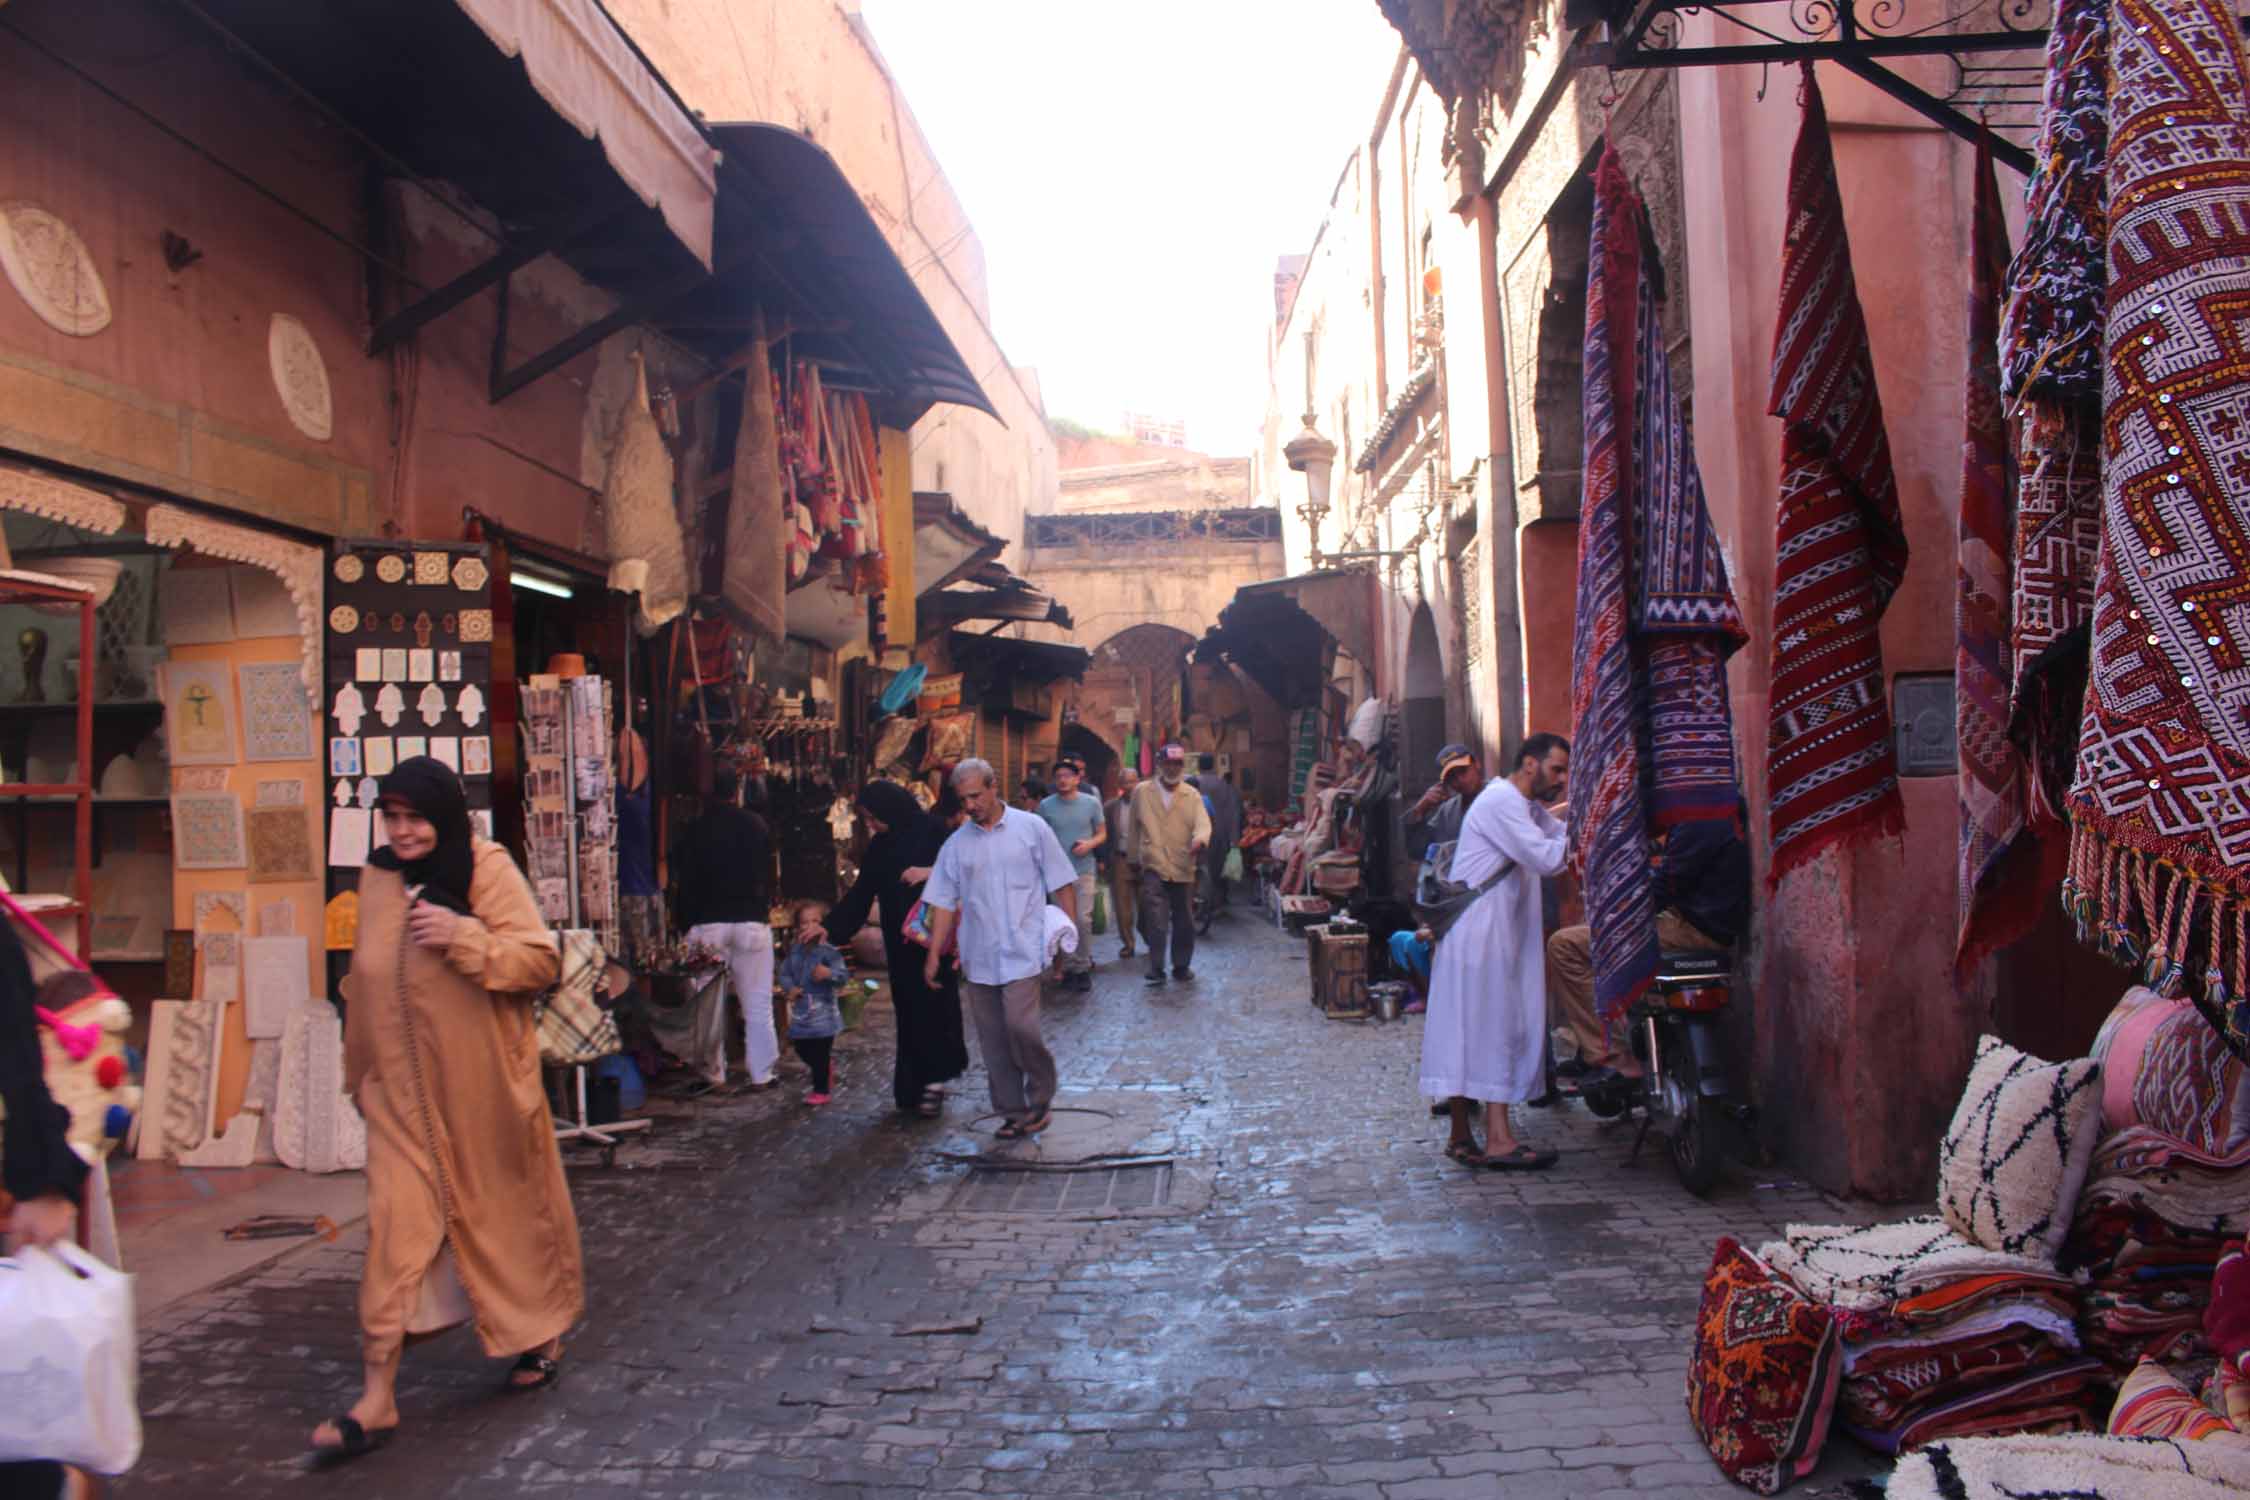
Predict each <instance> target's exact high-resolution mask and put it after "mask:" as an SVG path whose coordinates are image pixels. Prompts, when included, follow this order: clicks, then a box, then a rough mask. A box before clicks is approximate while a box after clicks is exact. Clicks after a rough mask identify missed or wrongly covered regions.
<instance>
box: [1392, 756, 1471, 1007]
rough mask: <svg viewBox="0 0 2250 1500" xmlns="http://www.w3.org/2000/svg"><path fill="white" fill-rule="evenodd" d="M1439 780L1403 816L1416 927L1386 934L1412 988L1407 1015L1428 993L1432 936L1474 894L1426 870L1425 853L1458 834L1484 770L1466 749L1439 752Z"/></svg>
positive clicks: (1427, 859) (1395, 960)
mask: <svg viewBox="0 0 2250 1500" xmlns="http://www.w3.org/2000/svg"><path fill="white" fill-rule="evenodd" d="M1437 770H1438V779H1437V780H1436V781H1435V782H1433V783H1431V785H1430V789H1429V790H1428V791H1426V792H1424V793H1423V794H1422V796H1421V800H1420V801H1418V802H1416V803H1415V804H1414V805H1413V806H1412V807H1411V808H1409V809H1407V813H1406V852H1407V854H1408V855H1409V856H1411V857H1412V858H1414V859H1416V860H1419V861H1421V863H1422V870H1421V873H1420V874H1419V875H1418V876H1416V878H1415V881H1414V915H1415V916H1416V918H1418V919H1419V923H1420V925H1419V926H1417V927H1415V928H1414V929H1412V930H1411V931H1409V930H1404V929H1402V930H1400V931H1398V932H1394V933H1392V934H1391V962H1392V964H1393V965H1394V966H1396V967H1397V968H1398V969H1399V970H1400V971H1401V972H1402V973H1404V974H1405V975H1406V979H1407V982H1408V983H1409V984H1411V985H1413V986H1414V994H1415V997H1416V998H1415V999H1413V1000H1411V1001H1409V1002H1408V1003H1407V1005H1406V1009H1407V1010H1408V1011H1420V1010H1421V1009H1423V1008H1424V1005H1425V1003H1426V1002H1427V1000H1428V999H1429V993H1430V949H1431V947H1432V946H1433V945H1434V944H1435V943H1436V941H1437V935H1438V934H1439V933H1442V932H1443V931H1445V929H1446V928H1447V927H1449V926H1451V925H1452V922H1453V919H1454V918H1455V917H1457V916H1459V915H1460V914H1461V913H1462V912H1463V911H1465V910H1467V908H1468V904H1469V902H1471V901H1473V900H1475V899H1476V892H1474V891H1472V890H1470V889H1468V888H1467V887H1465V886H1459V885H1454V884H1452V883H1451V882H1448V881H1444V880H1441V879H1440V878H1439V876H1438V874H1437V872H1436V871H1434V870H1432V869H1431V868H1430V851H1431V850H1432V849H1437V848H1442V847H1443V846H1444V845H1447V844H1450V843H1452V842H1453V841H1454V840H1455V839H1458V838H1459V837H1460V836H1461V819H1462V816H1463V815H1464V814H1465V813H1467V812H1468V810H1469V804H1470V803H1472V802H1474V801H1476V799H1477V793H1479V792H1481V791H1483V790H1484V766H1483V764H1482V763H1481V762H1479V761H1478V759H1477V758H1476V755H1475V753H1474V752H1472V751H1471V750H1470V749H1469V747H1468V746H1467V745H1448V746H1446V747H1445V748H1444V749H1443V750H1440V751H1439V752H1438V757H1437Z"/></svg>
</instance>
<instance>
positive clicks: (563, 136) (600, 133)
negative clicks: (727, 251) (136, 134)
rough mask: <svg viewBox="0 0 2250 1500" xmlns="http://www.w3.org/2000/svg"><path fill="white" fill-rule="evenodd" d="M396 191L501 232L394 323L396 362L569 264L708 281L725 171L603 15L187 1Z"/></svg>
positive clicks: (599, 276)
mask: <svg viewBox="0 0 2250 1500" xmlns="http://www.w3.org/2000/svg"><path fill="white" fill-rule="evenodd" d="M182 5H183V8H185V9H186V10H187V11H188V12H189V13H190V14H192V15H195V16H197V17H199V18H200V19H201V20H202V21H203V22H205V23H206V24H207V25H209V26H210V27H211V28H212V29H213V30H214V31H215V32H217V33H218V34H219V36H220V37H221V38H222V39H223V40H224V41H225V42H226V43H227V45H228V46H229V48H230V49H231V50H233V51H235V52H236V53H237V54H238V55H241V56H242V57H244V58H245V59H246V60H247V62H248V64H249V66H250V67H251V69H252V70H253V71H254V72H261V73H265V74H268V75H272V76H277V77H278V78H279V79H280V80H282V82H283V84H284V86H285V87H286V88H287V89H288V90H289V91H290V92H293V93H295V94H297V95H298V96H299V97H301V98H303V99H305V100H306V101H308V102H309V103H310V104H311V105H312V106H313V107H314V108H316V109H319V110H321V111H323V112H325V113H326V114H328V115H330V116H331V117H333V118H334V119H336V120H338V121H339V122H341V123H342V124H343V125H344V126H346V127H347V128H348V129H349V131H350V132H351V134H352V135H354V136H356V137H357V138H358V140H359V142H360V143H361V144H362V145H364V146H366V147H367V148H368V149H369V150H370V151H371V152H372V153H373V154H374V155H375V156H376V157H377V158H378V160H379V162H380V163H381V165H382V166H383V167H385V168H386V169H388V170H389V171H390V172H391V173H392V174H393V175H395V176H400V177H406V178H410V179H413V180H417V181H421V182H424V183H427V184H430V185H431V186H432V187H433V190H434V191H438V192H443V190H444V189H443V187H440V186H439V185H440V184H442V185H446V186H450V187H452V188H454V189H457V190H459V192H461V193H463V194H466V195H467V196H468V198H469V199H470V200H471V201H472V202H473V203H474V205H475V207H476V209H478V210H481V211H482V212H483V213H485V214H489V215H490V216H492V218H493V219H494V220H496V221H497V227H498V230H499V242H498V243H497V244H495V245H494V246H493V253H492V256H491V258H490V259H488V260H487V261H485V262H484V263H483V264H482V265H480V266H478V267H476V268H474V269H473V270H472V271H471V272H469V273H468V274H467V275H465V276H463V277H461V278H458V279H456V280H455V281H453V282H451V283H448V284H447V285H446V286H444V287H439V288H430V289H426V290H425V291H424V292H423V293H422V294H421V295H418V296H415V297H413V298H411V299H409V300H408V302H407V305H406V306H404V307H402V308H398V309H394V310H390V313H389V316H388V317H386V318H385V319H384V320H383V321H382V322H381V323H380V324H379V325H378V326H377V328H376V330H375V333H374V335H373V338H372V340H371V343H372V346H373V348H374V349H375V350H377V351H380V350H381V349H383V348H385V347H387V346H388V345H390V344H391V343H394V342H396V341H397V340H398V339H400V338H403V337H405V336H406V335H407V334H408V333H411V332H412V331H413V330H414V329H416V328H419V327H421V326H422V325H423V324H424V323H427V322H429V321H431V320H432V319H434V318H436V317H439V316H442V315H443V314H444V313H446V312H449V311H451V310H452V309H453V308H455V307H458V306H460V305H461V304H462V303H464V302H466V301H467V300H468V299H469V298H470V297H471V296H474V295H475V294H476V293H478V292H480V291H483V290H485V289H487V288H489V287H491V286H493V285H494V284H496V283H498V282H500V281H502V280H504V279H505V277H506V276H507V274H508V273H509V272H510V271H513V270H515V269H516V268H518V267H520V266H524V265H528V264H529V263H530V262H531V261H532V260H534V259H536V258H538V257H539V256H540V255H543V254H548V253H552V254H554V255H557V256H559V257H560V258H561V259H562V260H563V261H565V262H566V263H567V264H569V265H570V266H571V267H572V269H574V270H576V271H577V272H578V273H579V274H580V275H582V276H584V277H585V278H586V279H587V280H588V281H590V282H592V283H593V284H594V285H595V286H598V287H601V288H602V289H604V290H606V291H610V292H612V293H622V292H624V291H626V290H627V289H628V288H632V287H636V286H639V285H641V284H643V283H644V281H645V280H646V279H647V278H649V277H652V276H670V277H678V276H681V275H684V274H688V273H696V274H698V275H700V274H702V273H706V272H708V270H709V268H710V265H711V258H712V237H713V236H712V224H713V218H712V215H713V206H714V203H715V201H716V198H717V191H718V186H717V164H718V153H717V151H716V150H715V148H714V147H713V146H712V144H711V142H710V141H709V140H708V139H707V138H706V136H705V135H704V133H703V131H702V129H701V127H700V126H699V125H698V124H697V122H696V120H695V118H694V117H693V116H692V115H690V114H689V113H688V111H687V109H686V107H685V106H684V105H682V104H681V103H680V102H679V101H678V99H676V98H675V97H674V96H673V94H672V93H671V91H670V89H669V88H668V86H667V85H666V84H665V82H664V80H663V79H662V78H660V77H659V76H658V75H657V73H656V72H655V70H654V69H652V68H651V67H649V65H648V64H647V63H646V62H645V61H644V60H643V59H642V58H641V55H640V54H639V52H638V51H636V50H635V49H634V47H633V44H632V43H631V42H630V41H629V40H627V39H626V36H625V34H624V32H623V31H621V30H620V29H619V28H618V26H617V24H616V23H615V22H614V21H612V20H611V19H610V18H609V15H608V13H607V12H605V11H604V10H603V9H602V7H601V5H600V3H599V0H320V3H318V4H291V5H277V4H274V3H273V0H182Z"/></svg>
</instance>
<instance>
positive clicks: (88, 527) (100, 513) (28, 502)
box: [0, 468, 125, 536]
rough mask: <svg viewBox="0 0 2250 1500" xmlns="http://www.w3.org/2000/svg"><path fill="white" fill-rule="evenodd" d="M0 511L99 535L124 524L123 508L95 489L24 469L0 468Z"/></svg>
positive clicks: (113, 531)
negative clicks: (53, 522)
mask: <svg viewBox="0 0 2250 1500" xmlns="http://www.w3.org/2000/svg"><path fill="white" fill-rule="evenodd" d="M0 510H21V511H28V512H30V513H31V514H32V515H35V516H44V517H45V518H46V519H48V520H50V521H60V522H62V523H63V524H64V525H65V526H76V527H79V528H80V529H82V530H85V531H92V532H97V533H99V534H100V535H102V536H111V535H114V534H115V533H116V532H117V531H118V529H119V528H121V527H122V526H124V524H125V507H124V506H123V505H122V504H120V503H119V502H117V501H115V500H112V499H110V498H109V496H107V495H105V494H103V493H101V492H100V491H99V490H90V489H87V488H86V487H85V486H84V485H78V484H70V483H66V482H65V481H63V480H60V479H51V478H49V477H48V476H47V475H45V474H35V473H33V472H31V471H30V470H28V469H10V468H0Z"/></svg>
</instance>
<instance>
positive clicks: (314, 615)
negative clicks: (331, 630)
mask: <svg viewBox="0 0 2250 1500" xmlns="http://www.w3.org/2000/svg"><path fill="white" fill-rule="evenodd" d="M147 531H148V539H149V540H150V541H152V542H154V543H155V544H156V545H157V546H159V547H193V548H194V549H195V550H196V551H198V552H202V553H207V554H209V555H210V556H212V557H223V558H225V559H226V560H227V561H229V562H239V563H249V564H251V565H252V566H254V567H260V568H264V569H266V570H268V571H269V572H272V573H274V574H276V575H277V576H279V578H280V579H281V582H282V584H283V586H284V587H286V588H287V589H288V590H289V599H290V602H291V603H293V604H295V605H296V606H297V628H298V630H299V631H301V632H302V633H303V635H302V639H303V647H304V649H303V653H302V664H301V668H300V670H301V671H302V672H303V674H304V679H305V691H306V692H308V693H312V694H315V695H317V694H318V693H319V692H320V643H321V639H322V637H321V618H320V605H321V575H322V571H323V566H322V563H321V554H320V550H319V549H318V548H316V547H307V546H305V545H303V544H302V543H299V542H291V541H284V540H283V539H282V538H280V537H277V536H271V535H268V534H267V533H265V532H263V531H253V530H251V529H250V528H249V527H247V526H236V525H234V524H232V523H231V522H227V521H214V520H212V519H210V518H209V517H207V516H200V515H197V514H196V513H195V512H194V511H190V510H182V509H181V508H180V507H178V506H176V505H152V506H150V507H149V508H148V526H147Z"/></svg>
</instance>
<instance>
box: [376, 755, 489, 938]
mask: <svg viewBox="0 0 2250 1500" xmlns="http://www.w3.org/2000/svg"><path fill="white" fill-rule="evenodd" d="M375 793H376V806H377V807H381V806H382V804H383V803H385V802H398V803H403V804H404V805H406V806H408V807H411V808H413V809H414V810H415V811H416V812H418V813H420V814H421V815H422V816H423V817H425V818H427V819H429V820H430V826H431V827H433V828H435V829H436V830H437V847H436V848H434V849H432V850H431V851H430V852H429V853H428V854H425V855H423V856H422V857H421V858H420V859H417V860H404V859H400V858H399V857H398V851H396V850H394V849H393V848H391V846H390V845H388V844H385V845H384V846H383V847H382V848H380V849H378V850H376V851H375V852H374V853H373V854H372V855H370V856H368V860H367V862H368V863H369V864H371V865H373V866H375V867H376V868H377V869H379V870H396V871H398V872H399V875H400V876H401V878H403V879H404V880H405V881H406V883H407V884H408V885H410V886H413V885H418V886H420V887H422V899H423V900H425V901H429V902H432V903H434V904H435V905H438V906H444V907H450V908H451V909H452V910H454V911H457V912H467V911H468V909H469V880H470V878H471V877H472V876H473V875H474V874H475V873H476V854H475V852H474V850H473V849H472V848H471V847H470V839H471V838H472V837H473V835H472V833H471V830H470V825H469V797H468V793H466V792H464V791H463V790H462V789H461V778H460V777H458V776H456V775H454V774H453V770H452V768H451V767H450V766H448V765H446V763H445V762H444V761H442V760H438V759H436V758H435V757H432V756H428V755H416V756H410V757H408V758H407V759H405V760H402V761H400V762H399V763H398V764H397V765H396V766H395V767H393V768H392V770H391V774H390V775H388V776H385V777H384V778H383V779H382V780H381V781H378V782H377V783H376V784H375Z"/></svg>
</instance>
